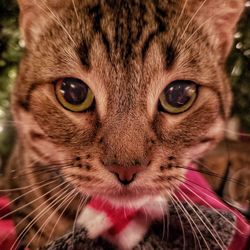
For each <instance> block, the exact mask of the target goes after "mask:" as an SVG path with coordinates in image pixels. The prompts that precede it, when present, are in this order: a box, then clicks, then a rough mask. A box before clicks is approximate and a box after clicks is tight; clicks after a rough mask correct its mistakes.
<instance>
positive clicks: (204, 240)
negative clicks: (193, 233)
mask: <svg viewBox="0 0 250 250" xmlns="http://www.w3.org/2000/svg"><path fill="white" fill-rule="evenodd" d="M172 195H173V196H174V197H175V199H178V197H177V196H176V195H175V194H174V193H173V194H172ZM179 204H180V206H181V207H182V208H183V209H184V210H185V211H186V212H187V215H188V216H189V218H190V219H191V221H192V222H193V224H194V226H195V227H196V229H197V231H198V232H199V234H200V236H201V238H202V240H203V242H204V243H205V245H206V247H207V249H208V250H210V248H209V246H208V244H207V241H206V239H205V238H204V236H203V234H202V233H201V231H200V229H199V228H198V226H197V225H196V224H195V222H194V220H193V219H192V217H191V216H190V215H189V214H188V211H187V210H186V208H185V207H184V206H183V204H182V203H181V202H180V203H179Z"/></svg>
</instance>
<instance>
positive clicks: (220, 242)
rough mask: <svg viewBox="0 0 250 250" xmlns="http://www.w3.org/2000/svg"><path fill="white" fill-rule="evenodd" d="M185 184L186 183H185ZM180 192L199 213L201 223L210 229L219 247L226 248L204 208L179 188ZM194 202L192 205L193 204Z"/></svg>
mask: <svg viewBox="0 0 250 250" xmlns="http://www.w3.org/2000/svg"><path fill="white" fill-rule="evenodd" d="M184 185H185V184H184ZM178 192H179V194H180V195H181V197H182V198H183V199H184V200H185V201H186V202H187V204H188V206H189V207H190V208H191V209H192V210H193V211H194V213H195V214H196V215H197V217H198V218H199V220H200V221H201V223H202V224H203V225H204V226H205V228H206V229H207V230H208V232H209V233H210V235H211V236H212V237H213V238H214V240H215V241H216V242H217V244H218V245H219V247H220V248H221V249H222V250H223V249H225V248H226V246H225V244H224V242H223V241H222V239H221V237H220V236H219V234H218V233H217V231H216V230H215V228H214V226H213V225H212V224H211V222H210V221H209V220H208V219H207V217H206V215H205V214H204V213H203V212H202V210H201V209H200V208H199V207H198V206H197V205H196V204H195V203H194V202H193V201H192V200H191V199H190V198H189V197H188V196H187V195H186V194H185V193H184V192H183V191H182V190H181V189H179V190H178ZM191 204H192V205H191ZM194 207H195V208H196V209H197V210H198V211H199V213H200V214H201V215H202V216H203V218H204V219H205V220H206V222H207V223H208V224H209V226H210V227H211V229H212V230H213V231H214V233H215V234H216V236H217V237H215V235H214V234H213V232H212V231H211V229H210V228H209V227H208V225H207V224H206V223H205V222H204V221H203V219H202V217H201V216H200V214H199V213H198V212H197V211H196V210H195V209H194Z"/></svg>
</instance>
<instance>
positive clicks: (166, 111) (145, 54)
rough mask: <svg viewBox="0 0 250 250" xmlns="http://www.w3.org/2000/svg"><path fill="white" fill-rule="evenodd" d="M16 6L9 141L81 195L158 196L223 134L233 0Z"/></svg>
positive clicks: (237, 8)
mask: <svg viewBox="0 0 250 250" xmlns="http://www.w3.org/2000/svg"><path fill="white" fill-rule="evenodd" d="M19 4H20V8H21V18H20V24H21V30H22V33H23V37H24V40H25V43H26V53H25V56H24V58H23V60H22V63H21V65H20V72H19V76H18V79H17V83H16V85H15V89H14V91H13V96H12V97H13V98H12V110H13V115H14V119H15V121H16V124H17V131H18V135H19V140H20V142H21V144H22V146H23V147H24V148H25V149H26V151H25V152H26V154H27V156H28V157H30V156H33V158H35V159H37V160H39V161H40V162H41V163H42V164H43V165H46V164H48V165H50V166H51V165H53V164H54V165H55V169H58V168H60V171H59V173H60V175H61V176H63V178H64V179H65V180H66V181H68V182H71V183H72V184H73V185H75V186H76V187H77V188H78V189H79V190H81V191H82V192H83V193H86V194H88V195H100V196H105V197H109V198H110V199H111V198H112V199H115V198H118V197H119V199H122V197H123V198H124V199H125V200H126V198H129V199H130V200H131V199H133V198H136V197H137V198H138V197H142V196H147V195H155V194H166V193H167V192H169V190H172V189H173V188H174V187H176V186H177V185H178V183H180V182H181V181H183V173H184V171H185V169H186V168H187V167H188V165H189V163H190V162H191V161H192V160H195V159H197V158H198V157H200V156H201V155H202V154H204V152H206V151H207V150H208V149H209V148H211V147H213V146H214V145H216V144H217V142H218V141H220V140H221V138H222V137H223V134H224V132H223V128H224V123H225V121H226V119H227V117H228V115H229V112H230V106H231V93H230V86H229V83H228V80H227V77H226V75H225V73H224V62H225V60H226V58H227V55H228V53H229V51H230V47H231V44H232V38H233V33H234V29H235V25H236V23H237V21H238V18H239V16H240V14H241V12H242V10H243V6H244V1H239V0H226V1H223V0H203V1H201V0H189V1H170V0H165V1H157V0H155V1H150V0H148V1H139V0H138V1H136V0H134V1H133V0H126V1H122V0H119V1H112V0H104V1H93V0H89V1H88V0H86V1H77V0H74V1H73V0H72V1H63V0H44V1H35V0H32V1H30V0H19ZM55 162H56V163H57V164H55ZM58 163H60V164H58Z"/></svg>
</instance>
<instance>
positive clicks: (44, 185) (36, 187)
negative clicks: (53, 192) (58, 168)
mask: <svg viewBox="0 0 250 250" xmlns="http://www.w3.org/2000/svg"><path fill="white" fill-rule="evenodd" d="M55 178H58V177H55ZM57 181H58V180H57V179H56V180H53V181H51V182H48V183H45V184H43V185H40V186H37V184H34V185H33V186H35V188H33V189H31V190H29V191H28V192H25V193H23V194H22V195H20V196H18V197H17V198H15V199H14V200H11V201H10V202H9V203H8V204H7V205H5V206H3V207H1V208H0V211H2V210H4V209H5V208H7V207H9V206H10V205H11V204H13V203H14V202H15V201H17V200H19V199H20V198H22V197H24V196H25V195H27V194H29V193H32V192H34V191H35V190H37V189H40V188H43V187H46V186H48V185H50V184H52V183H55V182H57ZM46 182H47V181H46ZM0 220H1V218H0Z"/></svg>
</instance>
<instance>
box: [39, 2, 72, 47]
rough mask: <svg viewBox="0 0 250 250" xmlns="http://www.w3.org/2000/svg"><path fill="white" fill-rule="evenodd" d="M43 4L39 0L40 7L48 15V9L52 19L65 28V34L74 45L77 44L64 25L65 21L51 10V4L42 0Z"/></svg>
mask: <svg viewBox="0 0 250 250" xmlns="http://www.w3.org/2000/svg"><path fill="white" fill-rule="evenodd" d="M42 3H43V6H42V5H41V4H39V3H38V1H37V5H38V7H39V8H40V9H41V10H42V11H43V12H44V13H45V14H46V15H47V16H49V15H48V13H47V11H46V9H47V10H48V11H49V12H50V14H51V17H52V19H53V20H54V21H55V22H56V23H57V24H58V25H59V26H60V27H61V28H62V29H63V31H64V32H65V34H66V35H67V36H68V37H69V39H70V40H71V42H72V43H73V44H74V46H76V43H75V41H74V39H73V38H72V36H71V35H70V34H69V32H68V30H67V29H66V28H65V26H64V25H63V23H62V22H61V20H60V18H59V17H58V16H57V15H56V14H55V13H54V12H53V11H52V10H51V8H49V6H48V5H47V4H46V2H45V1H44V0H42ZM44 7H45V8H46V9H45V8H44Z"/></svg>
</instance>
